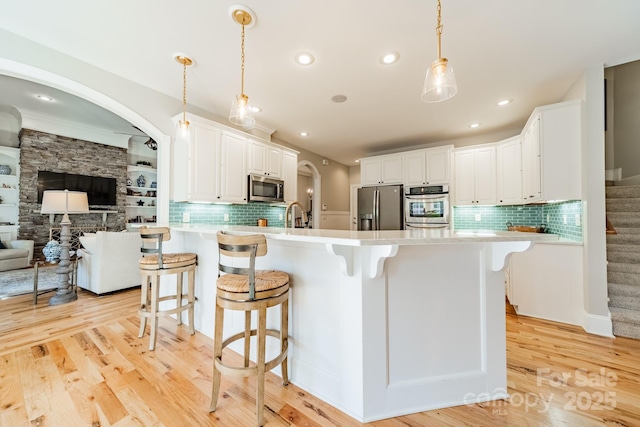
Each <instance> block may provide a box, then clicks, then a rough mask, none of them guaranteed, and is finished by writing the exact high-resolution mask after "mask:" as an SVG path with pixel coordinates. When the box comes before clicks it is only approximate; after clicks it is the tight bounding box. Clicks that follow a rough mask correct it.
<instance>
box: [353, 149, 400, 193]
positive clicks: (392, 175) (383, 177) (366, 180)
mask: <svg viewBox="0 0 640 427" xmlns="http://www.w3.org/2000/svg"><path fill="white" fill-rule="evenodd" d="M360 175H361V183H362V185H363V186H371V185H391V184H402V156H401V155H399V154H398V155H390V156H378V157H371V158H368V159H362V160H360Z"/></svg>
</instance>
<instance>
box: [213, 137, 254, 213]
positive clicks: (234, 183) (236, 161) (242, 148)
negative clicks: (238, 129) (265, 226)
mask: <svg viewBox="0 0 640 427" xmlns="http://www.w3.org/2000/svg"><path fill="white" fill-rule="evenodd" d="M246 148H247V146H246V144H245V140H244V138H241V137H239V136H237V135H233V134H230V133H229V132H225V131H223V132H222V137H221V139H220V172H219V177H220V194H219V199H220V200H224V201H225V202H237V203H243V202H246V201H247V186H248V184H247V172H246V169H245V168H244V167H242V166H241V165H244V164H246V161H247V159H246V157H247V156H246V153H247V149H246ZM216 198H218V197H216Z"/></svg>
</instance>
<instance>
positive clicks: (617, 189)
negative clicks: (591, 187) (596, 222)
mask: <svg viewBox="0 0 640 427" xmlns="http://www.w3.org/2000/svg"><path fill="white" fill-rule="evenodd" d="M606 195H607V218H608V220H609V221H610V222H611V224H612V225H613V227H614V228H615V230H616V232H617V234H609V233H607V261H608V265H607V278H608V287H609V311H611V318H612V321H613V334H614V335H615V336H620V337H629V338H636V339H640V185H625V186H613V187H611V186H609V187H606Z"/></svg>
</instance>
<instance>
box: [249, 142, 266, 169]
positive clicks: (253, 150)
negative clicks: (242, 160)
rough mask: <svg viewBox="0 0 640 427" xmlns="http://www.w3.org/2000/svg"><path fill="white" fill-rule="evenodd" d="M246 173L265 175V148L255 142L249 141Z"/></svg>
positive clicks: (263, 145)
mask: <svg viewBox="0 0 640 427" xmlns="http://www.w3.org/2000/svg"><path fill="white" fill-rule="evenodd" d="M247 169H248V172H249V173H254V174H258V175H266V173H267V146H266V145H265V144H262V143H261V142H257V141H249V165H248V168H247Z"/></svg>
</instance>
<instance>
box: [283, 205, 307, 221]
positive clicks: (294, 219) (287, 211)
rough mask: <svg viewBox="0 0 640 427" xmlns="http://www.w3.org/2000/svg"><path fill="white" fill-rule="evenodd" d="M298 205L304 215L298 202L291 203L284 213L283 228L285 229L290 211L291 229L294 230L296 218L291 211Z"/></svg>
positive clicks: (293, 211)
mask: <svg viewBox="0 0 640 427" xmlns="http://www.w3.org/2000/svg"><path fill="white" fill-rule="evenodd" d="M294 205H298V207H299V208H300V210H301V211H302V213H303V214H304V209H303V208H302V205H301V204H300V202H298V201H295V202H291V203H289V204H288V205H287V209H286V210H285V211H284V228H287V218H288V217H289V211H291V228H296V218H295V216H294V215H295V210H293V206H294Z"/></svg>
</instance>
